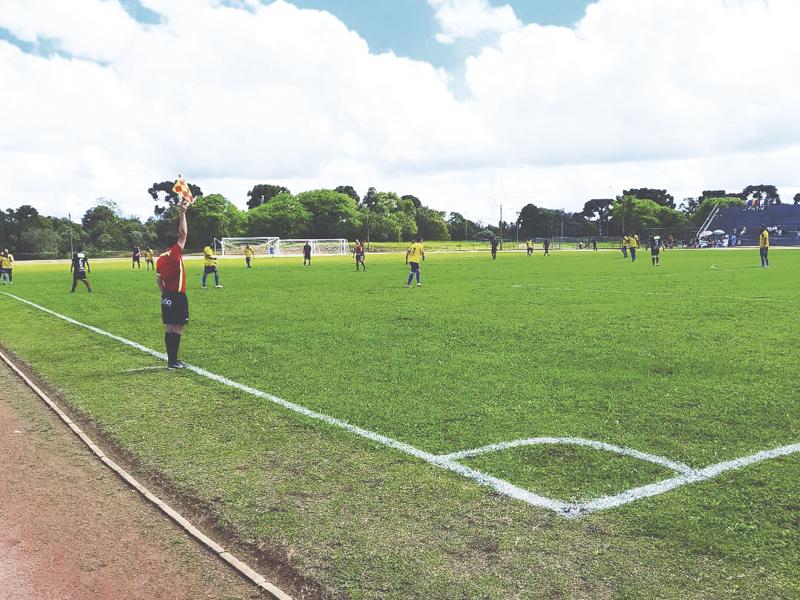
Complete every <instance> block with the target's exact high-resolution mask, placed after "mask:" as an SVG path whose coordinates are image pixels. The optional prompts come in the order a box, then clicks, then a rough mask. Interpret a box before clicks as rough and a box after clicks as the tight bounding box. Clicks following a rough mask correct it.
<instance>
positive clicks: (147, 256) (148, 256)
mask: <svg viewBox="0 0 800 600" xmlns="http://www.w3.org/2000/svg"><path fill="white" fill-rule="evenodd" d="M144 259H145V260H146V261H147V260H150V261H152V260H153V251H152V250H147V251H145V253H144Z"/></svg>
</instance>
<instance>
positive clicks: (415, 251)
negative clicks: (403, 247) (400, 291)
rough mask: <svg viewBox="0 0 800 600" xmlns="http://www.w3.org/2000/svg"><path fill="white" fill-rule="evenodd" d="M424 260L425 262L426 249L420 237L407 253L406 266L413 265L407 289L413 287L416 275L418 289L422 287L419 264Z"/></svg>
mask: <svg viewBox="0 0 800 600" xmlns="http://www.w3.org/2000/svg"><path fill="white" fill-rule="evenodd" d="M423 260H425V249H424V248H423V247H422V238H421V237H418V238H417V239H416V241H415V242H414V243H413V244H411V246H409V248H408V250H407V251H406V264H407V265H411V272H410V273H409V274H408V281H407V282H406V287H407V288H408V287H411V282H412V281H413V280H414V275H415V274H416V276H417V287H421V286H422V283H421V282H420V280H419V263H420V262H422V261H423Z"/></svg>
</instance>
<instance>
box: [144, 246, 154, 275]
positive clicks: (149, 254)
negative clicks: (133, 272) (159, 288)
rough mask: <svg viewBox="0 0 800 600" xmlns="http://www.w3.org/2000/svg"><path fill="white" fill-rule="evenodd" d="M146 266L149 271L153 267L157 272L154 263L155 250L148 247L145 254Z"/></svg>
mask: <svg viewBox="0 0 800 600" xmlns="http://www.w3.org/2000/svg"><path fill="white" fill-rule="evenodd" d="M144 266H145V267H146V268H147V270H148V271H149V270H150V267H153V270H154V271H155V270H156V265H155V263H154V262H153V249H152V248H150V247H148V248H147V250H145V252H144Z"/></svg>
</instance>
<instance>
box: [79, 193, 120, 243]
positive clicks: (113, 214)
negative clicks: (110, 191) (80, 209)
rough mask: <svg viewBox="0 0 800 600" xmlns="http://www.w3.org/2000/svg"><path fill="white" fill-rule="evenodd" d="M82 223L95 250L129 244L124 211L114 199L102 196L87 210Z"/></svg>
mask: <svg viewBox="0 0 800 600" xmlns="http://www.w3.org/2000/svg"><path fill="white" fill-rule="evenodd" d="M81 224H82V225H83V228H84V229H85V230H86V235H87V238H88V239H87V241H88V243H89V244H90V245H91V247H92V249H94V250H120V249H122V248H127V247H128V246H129V244H128V239H127V237H126V235H125V228H124V226H123V223H122V212H121V211H120V209H119V206H118V205H117V203H116V202H114V201H113V200H108V199H105V198H100V199H98V201H97V204H95V205H94V206H93V207H92V208H90V209H89V210H87V211H86V212H85V213H84V215H83V218H82V219H81Z"/></svg>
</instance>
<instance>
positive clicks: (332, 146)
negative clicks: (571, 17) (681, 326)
mask: <svg viewBox="0 0 800 600" xmlns="http://www.w3.org/2000/svg"><path fill="white" fill-rule="evenodd" d="M432 1H433V0H432ZM440 3H441V6H442V7H443V6H444V5H445V4H449V5H452V6H455V4H456V3H454V2H447V3H446V2H444V1H443V0H442V1H441V2H440ZM142 4H144V5H145V6H146V7H147V8H149V9H151V10H153V11H154V12H157V13H158V14H160V15H161V16H162V23H160V24H158V25H143V24H141V23H138V22H136V21H135V20H133V19H132V18H131V17H129V16H128V14H127V13H126V12H125V11H124V10H122V9H121V8H120V6H119V4H118V3H117V1H116V0H74V1H71V2H69V3H64V2H63V1H61V0H36V2H32V1H30V0H3V2H2V3H0V27H2V28H5V29H7V30H9V31H10V32H11V33H12V35H14V36H16V37H18V38H21V39H24V40H27V41H30V42H35V41H37V40H39V39H41V38H47V39H49V40H51V43H53V44H55V45H56V46H57V47H58V48H59V49H60V51H61V52H62V56H49V57H42V56H36V55H33V54H28V53H25V52H22V51H21V50H19V49H18V48H16V47H15V46H13V45H12V44H10V43H7V42H3V41H0V81H3V83H4V91H3V94H1V95H0V112H2V114H3V115H5V118H4V121H3V126H2V127H0V178H2V180H3V182H4V192H5V194H4V197H5V198H6V200H5V202H4V204H5V205H6V207H7V206H8V205H13V206H17V205H19V204H23V203H31V204H34V205H35V206H37V207H38V208H40V209H41V210H42V211H43V212H47V213H50V214H66V213H67V212H69V211H71V212H72V213H73V215H75V214H81V213H82V211H84V210H85V209H86V208H88V207H89V206H90V205H91V204H92V203H93V201H94V199H95V198H97V197H99V196H108V197H113V198H115V199H116V200H117V201H119V202H120V204H121V205H122V206H123V207H124V208H125V210H126V212H128V213H135V214H137V215H140V216H145V215H147V214H149V213H150V212H151V209H152V202H151V200H150V198H149V196H148V195H147V194H146V189H147V188H148V187H149V186H150V184H151V183H153V182H154V181H161V180H164V179H167V178H170V177H174V176H175V175H176V174H177V173H179V172H180V173H183V174H185V175H187V176H188V177H189V178H190V180H192V181H196V182H197V183H198V184H200V185H201V186H202V187H203V188H204V190H205V191H207V192H211V191H217V192H221V193H224V194H225V195H227V196H228V197H229V198H231V199H232V200H233V201H235V202H236V203H238V204H239V205H240V206H243V205H244V202H245V200H246V196H245V193H246V191H247V189H249V188H250V187H251V186H252V185H253V184H254V183H259V182H273V183H280V184H284V185H287V186H288V187H290V188H291V189H293V190H295V191H302V190H303V189H310V188H312V187H317V186H326V187H333V186H336V185H353V186H355V187H356V189H358V190H359V191H360V192H361V193H364V192H365V191H366V188H367V187H368V186H370V185H374V186H376V187H378V188H380V189H392V190H395V191H397V192H400V193H413V194H415V195H417V196H420V197H421V198H423V200H424V201H425V202H426V203H428V204H430V205H432V206H434V207H436V208H439V209H440V210H458V211H461V212H466V213H467V214H469V215H471V216H473V218H480V219H484V220H496V219H497V212H498V205H499V204H500V203H501V202H502V203H503V204H504V205H505V207H506V210H507V211H511V210H513V209H514V208H519V206H521V205H522V204H524V203H525V202H527V201H534V202H536V203H537V204H539V205H543V206H552V207H565V208H570V209H575V208H580V207H581V206H582V204H583V202H584V201H585V200H587V199H588V198H591V197H603V196H608V195H610V194H616V193H619V192H620V191H621V190H622V189H623V188H627V187H640V186H651V187H665V188H668V189H669V190H670V191H671V192H672V193H673V195H675V196H676V198H681V197H683V196H686V195H691V194H697V193H699V192H700V191H701V190H703V189H717V188H722V187H724V188H728V189H736V188H742V187H744V186H745V185H747V184H751V183H773V184H775V185H778V186H779V188H781V191H782V193H783V194H784V196H786V195H787V194H788V195H789V196H791V195H794V193H796V192H797V191H798V190H800V177H798V175H797V174H796V169H795V165H796V164H798V158H800V121H799V120H798V119H796V107H797V106H798V105H800V82H798V80H797V78H796V77H795V76H794V74H795V73H797V72H798V69H799V68H800V52H798V51H797V47H796V46H797V44H796V41H795V40H796V36H795V33H794V31H793V27H794V24H796V23H797V22H800V3H798V2H795V1H794V0H770V1H769V2H765V1H763V0H736V1H732V0H649V1H648V2H641V0H600V1H599V2H597V3H596V4H594V5H592V6H590V8H589V10H588V11H587V15H586V17H585V18H584V19H583V20H582V21H581V22H580V23H579V24H578V25H577V26H576V27H575V28H574V29H570V28H559V27H541V26H538V25H535V24H530V25H527V26H525V27H519V26H516V25H515V26H512V24H511V20H509V19H507V17H504V18H503V19H506V21H504V20H503V19H499V18H498V19H497V22H496V23H495V22H494V21H491V20H489V21H488V22H489V23H495V24H493V25H492V26H491V27H489V28H488V29H487V28H486V27H484V28H483V29H482V30H480V31H479V34H480V32H483V33H485V32H486V31H488V30H489V29H490V30H491V31H494V32H502V31H506V33H503V34H502V35H501V36H500V37H499V39H498V41H497V43H496V44H495V45H493V46H487V47H485V48H483V49H482V50H481V51H480V52H479V53H478V54H477V55H475V56H473V57H471V58H470V59H468V61H467V63H466V70H465V85H466V89H467V91H468V94H467V97H466V98H463V99H459V98H457V97H456V96H455V95H454V94H453V92H452V88H451V80H450V75H448V74H447V73H445V72H443V71H442V70H440V69H436V68H434V67H433V66H432V65H430V64H428V63H425V62H421V61H412V60H409V59H405V58H402V57H398V56H395V55H393V54H373V53H371V52H370V50H369V48H368V46H367V44H366V42H365V41H364V40H363V39H362V38H361V37H360V36H359V35H358V34H357V33H356V32H353V31H350V30H348V29H347V27H345V25H343V24H342V23H341V22H340V21H339V20H338V19H336V18H335V17H333V16H332V15H330V14H329V13H326V12H321V11H311V10H299V9H297V8H295V7H294V6H292V5H291V4H289V3H287V2H283V1H277V2H275V3H273V4H270V5H265V6H260V5H258V3H256V2H252V1H250V0H248V1H247V2H246V3H243V4H242V6H245V5H246V8H247V10H244V9H241V8H238V9H237V8H231V7H228V6H224V5H222V3H221V2H220V1H218V0H143V2H142ZM66 5H69V7H70V11H67V10H66V9H65V8H64V7H65V6H66ZM475 6H478V7H479V8H480V7H481V6H483V7H484V8H486V7H489V5H488V4H487V3H485V2H483V3H475ZM489 8H490V9H492V10H495V8H492V7H489ZM501 8H502V7H501ZM496 10H500V9H496ZM437 14H439V13H437ZM491 14H495V13H491ZM503 14H506V13H503ZM511 14H512V16H513V11H511ZM514 20H516V17H514ZM440 22H441V21H440ZM453 22H454V23H456V21H453ZM441 23H443V22H441ZM463 23H467V21H463V22H462V25H458V26H456V25H453V26H452V27H451V28H450V29H447V28H445V27H444V25H443V27H442V31H443V33H446V34H447V35H450V34H452V35H453V36H454V38H453V39H456V37H459V38H462V37H467V36H469V35H473V34H474V32H475V31H477V30H476V29H475V27H473V26H472V25H464V24H463ZM497 23H506V25H507V28H506V25H502V26H501V25H498V24H497ZM90 25H91V26H90ZM470 27H472V29H470ZM447 32H449V33H447ZM470 32H473V33H470Z"/></svg>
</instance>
